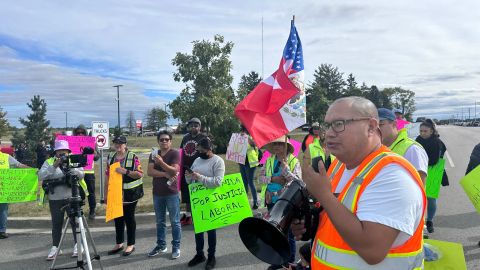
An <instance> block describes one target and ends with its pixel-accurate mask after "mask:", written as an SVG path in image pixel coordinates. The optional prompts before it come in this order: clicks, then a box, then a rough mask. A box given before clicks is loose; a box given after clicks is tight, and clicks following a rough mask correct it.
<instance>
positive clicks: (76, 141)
mask: <svg viewBox="0 0 480 270" xmlns="http://www.w3.org/2000/svg"><path fill="white" fill-rule="evenodd" d="M57 140H65V141H67V142H68V147H70V150H71V151H72V154H74V155H77V154H81V153H82V151H83V148H84V147H87V146H88V147H91V148H93V149H95V145H96V143H97V142H96V140H95V137H91V136H65V135H58V136H57ZM93 156H94V155H88V156H87V166H85V167H84V169H85V170H91V169H92V166H93Z"/></svg>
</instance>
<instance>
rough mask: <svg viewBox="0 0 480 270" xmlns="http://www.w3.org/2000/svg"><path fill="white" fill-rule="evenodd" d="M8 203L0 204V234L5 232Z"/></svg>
mask: <svg viewBox="0 0 480 270" xmlns="http://www.w3.org/2000/svg"><path fill="white" fill-rule="evenodd" d="M7 217H8V203H0V232H7Z"/></svg>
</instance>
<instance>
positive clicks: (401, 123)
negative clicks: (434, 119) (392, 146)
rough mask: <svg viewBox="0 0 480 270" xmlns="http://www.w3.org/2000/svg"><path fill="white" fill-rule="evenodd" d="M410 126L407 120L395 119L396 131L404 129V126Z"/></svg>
mask: <svg viewBox="0 0 480 270" xmlns="http://www.w3.org/2000/svg"><path fill="white" fill-rule="evenodd" d="M408 124H410V122H408V121H407V120H403V119H397V130H400V129H402V128H404V127H405V126H406V125H408Z"/></svg>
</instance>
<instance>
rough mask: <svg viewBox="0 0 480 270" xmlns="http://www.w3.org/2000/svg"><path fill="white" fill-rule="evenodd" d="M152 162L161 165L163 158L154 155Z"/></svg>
mask: <svg viewBox="0 0 480 270" xmlns="http://www.w3.org/2000/svg"><path fill="white" fill-rule="evenodd" d="M153 162H155V163H156V164H161V163H162V162H163V158H162V157H161V156H160V155H155V156H154V157H153Z"/></svg>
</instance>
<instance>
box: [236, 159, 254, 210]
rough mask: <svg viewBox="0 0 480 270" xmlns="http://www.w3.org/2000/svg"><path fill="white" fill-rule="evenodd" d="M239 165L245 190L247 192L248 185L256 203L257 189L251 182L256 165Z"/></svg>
mask: <svg viewBox="0 0 480 270" xmlns="http://www.w3.org/2000/svg"><path fill="white" fill-rule="evenodd" d="M239 165H240V174H241V175H242V179H243V184H244V185H245V192H247V194H248V187H250V190H251V191H252V198H253V203H254V204H257V189H256V188H255V184H254V183H253V180H254V179H253V178H254V177H255V169H256V168H257V167H253V168H250V166H249V165H243V164H239Z"/></svg>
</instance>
